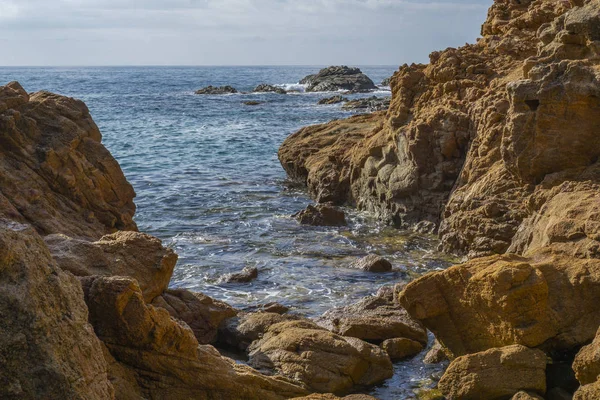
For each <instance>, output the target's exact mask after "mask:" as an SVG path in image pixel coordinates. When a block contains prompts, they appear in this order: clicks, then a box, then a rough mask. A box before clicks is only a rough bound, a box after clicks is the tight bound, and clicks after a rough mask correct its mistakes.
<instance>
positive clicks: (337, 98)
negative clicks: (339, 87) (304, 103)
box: [317, 95, 348, 105]
mask: <svg viewBox="0 0 600 400" xmlns="http://www.w3.org/2000/svg"><path fill="white" fill-rule="evenodd" d="M346 101H348V98H347V97H344V96H341V95H337V96H332V97H327V98H325V99H321V100H319V102H318V103H317V104H319V105H323V104H338V103H344V102H346Z"/></svg>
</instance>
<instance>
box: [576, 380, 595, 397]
mask: <svg viewBox="0 0 600 400" xmlns="http://www.w3.org/2000/svg"><path fill="white" fill-rule="evenodd" d="M598 398H600V380H598V381H596V382H594V383H590V384H589V385H585V386H582V387H580V388H579V389H577V391H576V392H575V394H574V395H573V400H597V399H598Z"/></svg>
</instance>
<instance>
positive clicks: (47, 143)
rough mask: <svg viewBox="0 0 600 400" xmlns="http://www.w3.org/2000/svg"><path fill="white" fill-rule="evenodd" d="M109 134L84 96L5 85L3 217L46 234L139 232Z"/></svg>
mask: <svg viewBox="0 0 600 400" xmlns="http://www.w3.org/2000/svg"><path fill="white" fill-rule="evenodd" d="M101 139H102V136H101V134H100V131H99V130H98V127H97V126H96V124H95V123H94V121H93V120H92V117H91V116H90V113H89V110H88V109H87V107H86V106H85V104H84V103H83V102H81V101H79V100H75V99H72V98H68V97H63V96H59V95H55V94H51V93H48V92H38V93H34V94H32V95H29V94H27V92H25V90H23V88H22V87H21V86H20V85H19V84H18V83H17V82H11V83H9V84H8V85H6V86H0V217H3V218H7V219H10V220H14V221H18V222H23V223H29V224H31V225H32V226H34V227H35V228H36V230H37V231H38V233H40V234H42V235H47V234H52V233H63V234H66V235H69V236H71V237H78V238H91V239H98V238H100V237H101V236H102V235H105V234H108V233H113V232H115V231H116V230H131V231H136V230H137V227H136V225H135V223H134V222H133V219H132V218H133V214H134V212H135V205H134V204H133V198H134V197H135V193H134V191H133V188H132V187H131V185H130V184H129V183H128V182H127V180H126V179H125V176H124V175H123V172H122V171H121V168H120V167H119V164H118V163H117V161H116V160H115V159H114V158H113V157H112V156H111V154H110V153H109V152H108V150H106V148H105V147H104V146H103V145H102V144H101V143H100V141H101ZM24 183H26V186H24V185H23V184H24Z"/></svg>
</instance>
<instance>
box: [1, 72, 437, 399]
mask: <svg viewBox="0 0 600 400" xmlns="http://www.w3.org/2000/svg"><path fill="white" fill-rule="evenodd" d="M322 67H324V66H273V67H271V66H264V67H260V66H251V67H243V66H239V67H238V66H236V67H233V66H232V67H52V68H45V67H2V68H0V85H1V84H5V83H8V82H10V81H15V80H16V81H19V82H20V83H21V85H22V86H23V87H24V88H25V90H27V91H28V92H36V91H39V90H48V91H51V92H55V93H59V94H62V95H66V96H71V97H75V98H78V99H81V100H83V101H84V102H85V103H86V104H87V106H88V108H89V109H90V112H91V114H92V116H93V118H94V120H95V121H96V123H97V125H98V127H99V128H100V131H101V132H102V135H103V143H104V145H105V146H106V147H107V148H108V149H109V150H110V152H111V153H112V154H113V156H114V157H115V158H116V159H117V161H118V162H119V163H120V165H121V167H122V169H123V171H124V173H125V175H126V177H127V179H128V180H129V182H130V183H131V184H132V185H133V187H134V189H135V191H136V194H137V197H136V199H135V202H136V204H137V212H136V216H135V221H136V222H137V224H138V227H139V229H140V230H141V231H143V232H146V233H149V234H151V235H154V236H157V237H159V238H160V239H162V241H163V243H164V245H165V246H168V247H171V248H173V249H174V250H175V251H176V252H177V253H178V254H179V261H178V263H177V266H176V268H175V272H174V275H173V279H172V281H171V286H172V287H173V288H187V289H190V290H193V291H200V292H203V293H205V294H207V295H209V296H212V297H214V298H217V299H219V300H223V301H226V302H228V303H229V304H231V305H233V306H235V307H238V308H242V309H244V308H248V307H251V306H255V305H258V304H264V303H269V302H279V303H282V304H284V305H286V306H288V307H290V308H291V309H292V310H293V312H296V313H299V314H302V315H305V316H307V317H316V316H319V315H321V314H322V313H323V312H324V311H326V310H328V309H330V308H332V307H337V306H343V305H348V304H351V303H354V302H356V301H358V300H360V299H361V298H362V297H364V296H368V295H373V294H374V293H376V292H377V290H378V289H379V288H380V287H381V286H384V285H393V284H395V283H398V282H409V281H410V280H412V279H414V278H415V277H418V276H420V275H422V274H423V273H426V272H429V271H433V270H436V269H442V268H445V267H447V266H448V264H449V260H448V257H447V256H445V255H444V254H441V253H438V252H437V250H436V248H437V240H436V239H435V237H431V236H424V235H418V234H414V233H412V232H404V231H399V230H396V229H394V228H392V227H389V226H386V225H385V224H382V223H380V222H378V221H377V220H375V219H374V218H373V216H371V215H369V214H367V213H362V212H358V211H356V210H353V209H350V208H348V209H345V211H346V213H347V216H348V221H349V224H348V226H347V227H343V228H331V227H312V226H304V225H300V224H299V223H298V222H297V221H296V220H295V219H294V218H292V217H291V216H292V215H293V214H294V213H296V212H297V211H299V210H301V209H303V208H305V207H306V206H307V205H308V204H311V203H312V200H311V199H310V198H309V196H308V194H307V192H306V190H305V188H303V187H301V186H299V185H298V184H296V183H294V182H290V181H289V180H288V179H287V177H286V174H285V172H284V171H283V169H282V168H281V165H280V163H279V160H278V158H277V150H278V148H279V146H280V145H281V143H282V142H283V141H284V140H285V138H286V137H287V136H288V135H290V134H292V133H294V132H295V131H297V130H298V129H300V128H302V127H304V126H306V125H312V124H319V123H325V122H328V121H330V120H333V119H340V118H346V117H349V116H351V115H354V114H356V111H344V110H342V108H341V105H340V104H337V105H318V104H317V102H318V101H319V100H320V99H322V98H325V97H330V96H332V95H335V94H336V93H331V92H330V93H324V92H322V93H306V92H305V87H304V86H303V85H300V84H298V82H299V81H300V80H301V79H302V78H303V77H304V76H306V75H309V74H312V73H316V72H317V71H318V70H319V69H320V68H322ZM360 68H361V69H362V71H363V72H364V73H365V74H367V75H368V76H369V77H370V78H371V79H372V80H373V81H374V82H375V83H380V82H381V81H382V80H383V79H384V78H387V77H389V76H391V75H392V74H393V73H394V71H395V70H396V69H397V66H360ZM261 83H268V84H273V85H277V86H281V87H283V88H285V89H287V90H293V91H294V92H293V93H288V94H285V95H283V94H274V93H252V89H253V88H254V87H256V86H257V85H258V84H261ZM208 85H213V86H221V85H231V86H233V87H235V88H236V89H238V90H239V91H240V92H241V93H238V94H229V95H214V96H213V95H196V94H195V91H196V90H198V89H200V88H203V87H205V86H208ZM373 95H375V96H380V97H384V96H390V95H391V93H390V90H389V87H384V86H379V89H378V90H377V91H376V92H374V93H369V94H353V95H345V96H346V97H350V98H359V97H367V96H373ZM247 101H258V102H260V103H261V104H259V105H255V106H249V105H245V104H244V103H245V102H247ZM369 253H375V254H379V255H382V256H384V257H386V258H387V259H389V260H390V261H391V262H392V264H393V265H394V269H393V271H392V272H389V273H383V274H371V273H365V272H362V271H357V270H353V269H349V268H347V266H348V265H349V264H350V263H351V262H352V261H354V260H356V259H357V258H359V257H362V256H365V255H367V254H369ZM247 266H252V267H256V268H257V269H258V271H259V273H258V278H257V279H256V280H255V281H253V282H251V283H245V284H234V283H223V282H222V278H223V276H224V275H226V274H228V273H235V272H239V271H241V270H242V269H243V268H245V267H247ZM424 355H425V352H423V353H422V354H421V355H419V356H417V357H415V358H413V359H411V360H407V361H402V362H398V363H396V364H395V375H394V377H393V378H392V379H390V380H388V381H387V382H386V383H384V384H383V385H381V386H379V387H376V388H373V389H371V390H368V391H366V392H365V393H368V394H371V395H373V396H375V397H377V398H379V399H381V400H392V399H394V400H395V399H412V398H417V393H418V392H419V390H420V389H421V388H427V387H429V386H431V385H432V384H433V383H434V382H435V381H436V379H438V378H439V375H440V371H441V370H442V367H443V366H439V365H437V366H431V365H425V364H423V363H422V359H423V357H424Z"/></svg>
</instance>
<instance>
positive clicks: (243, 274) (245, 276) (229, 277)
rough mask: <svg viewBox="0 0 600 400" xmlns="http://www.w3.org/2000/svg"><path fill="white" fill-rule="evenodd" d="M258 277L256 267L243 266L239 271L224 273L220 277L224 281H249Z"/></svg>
mask: <svg viewBox="0 0 600 400" xmlns="http://www.w3.org/2000/svg"><path fill="white" fill-rule="evenodd" d="M256 278H258V268H256V267H245V268H244V269H243V270H241V271H240V272H236V273H232V274H226V275H224V276H223V277H222V278H221V280H220V281H221V282H224V283H249V282H252V281H253V280H255V279H256Z"/></svg>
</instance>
